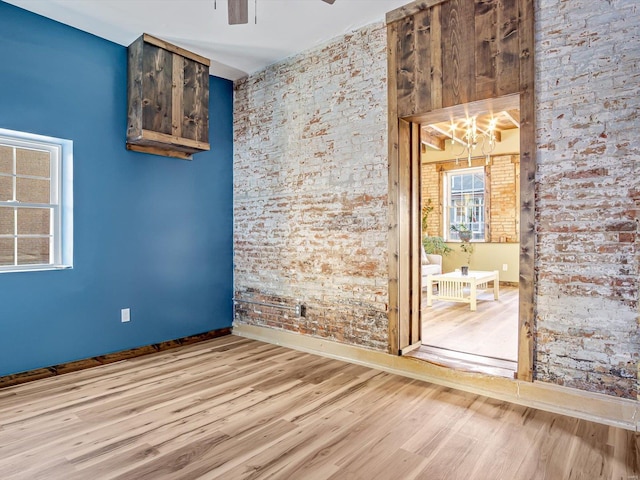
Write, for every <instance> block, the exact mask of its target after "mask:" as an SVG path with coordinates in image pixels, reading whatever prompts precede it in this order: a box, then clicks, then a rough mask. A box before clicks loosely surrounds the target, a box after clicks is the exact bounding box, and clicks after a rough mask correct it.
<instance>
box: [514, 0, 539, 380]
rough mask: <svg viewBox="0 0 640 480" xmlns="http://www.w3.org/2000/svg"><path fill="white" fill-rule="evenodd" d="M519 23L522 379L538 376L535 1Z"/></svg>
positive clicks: (523, 5)
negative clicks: (535, 356) (535, 353)
mask: <svg viewBox="0 0 640 480" xmlns="http://www.w3.org/2000/svg"><path fill="white" fill-rule="evenodd" d="M520 3H521V13H520V15H521V18H520V22H519V26H520V35H519V42H520V43H519V50H520V72H519V76H520V78H519V83H520V88H521V93H520V343H519V345H520V348H519V351H518V378H519V379H520V380H532V379H533V377H534V372H533V368H534V364H533V348H534V339H533V331H534V322H535V313H534V299H535V285H536V273H535V244H536V231H535V230H536V229H535V176H536V129H535V97H534V79H535V65H534V61H533V45H534V30H533V25H534V22H533V4H532V2H527V1H524V0H522V1H521V2H520Z"/></svg>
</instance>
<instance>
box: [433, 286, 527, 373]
mask: <svg viewBox="0 0 640 480" xmlns="http://www.w3.org/2000/svg"><path fill="white" fill-rule="evenodd" d="M422 343H423V344H425V345H429V346H434V347H438V348H444V349H447V350H453V351H457V352H464V353H470V354H474V355H481V356H488V357H494V358H501V359H504V360H510V361H513V362H517V361H518V287H504V286H502V287H500V299H499V300H497V301H494V300H493V291H492V290H486V291H484V290H483V291H482V293H479V294H478V310H477V311H475V312H472V311H470V310H469V305H466V304H463V303H455V302H445V301H440V300H437V301H434V302H433V306H432V307H427V306H426V294H423V299H422Z"/></svg>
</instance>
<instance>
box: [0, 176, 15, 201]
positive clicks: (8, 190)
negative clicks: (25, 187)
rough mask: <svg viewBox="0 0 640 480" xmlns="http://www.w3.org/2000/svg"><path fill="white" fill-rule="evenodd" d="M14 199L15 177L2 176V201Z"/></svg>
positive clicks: (0, 190)
mask: <svg viewBox="0 0 640 480" xmlns="http://www.w3.org/2000/svg"><path fill="white" fill-rule="evenodd" d="M9 200H13V177H2V176H0V202H7V201H9Z"/></svg>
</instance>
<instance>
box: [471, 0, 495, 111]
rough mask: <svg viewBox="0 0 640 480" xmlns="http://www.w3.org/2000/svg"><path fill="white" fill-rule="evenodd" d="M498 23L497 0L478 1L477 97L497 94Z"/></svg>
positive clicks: (476, 8) (476, 9) (476, 28)
mask: <svg viewBox="0 0 640 480" xmlns="http://www.w3.org/2000/svg"><path fill="white" fill-rule="evenodd" d="M497 24H498V2H497V0H478V1H476V4H475V32H476V40H475V41H476V45H475V57H476V58H475V69H476V71H475V81H476V97H477V98H491V97H495V96H496V91H497V87H496V72H497V66H496V64H497V58H498V52H499V50H498V41H497V39H496V30H497Z"/></svg>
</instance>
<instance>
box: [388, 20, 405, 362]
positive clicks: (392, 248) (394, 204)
mask: <svg viewBox="0 0 640 480" xmlns="http://www.w3.org/2000/svg"><path fill="white" fill-rule="evenodd" d="M387 39H388V40H387V72H388V74H387V103H388V104H389V108H388V117H387V119H388V121H387V124H388V135H389V141H388V143H389V168H388V177H389V180H388V182H389V199H388V204H389V207H388V208H389V220H388V221H389V226H388V230H389V246H388V251H387V255H388V257H387V261H388V271H389V306H388V319H389V346H388V349H389V353H391V354H392V355H396V354H397V353H398V352H399V351H400V346H399V341H400V335H399V333H398V323H399V319H398V312H399V306H400V299H399V288H400V287H399V283H398V279H399V272H398V266H399V265H398V259H399V258H400V254H399V249H400V245H399V242H398V235H399V234H398V232H399V229H398V221H399V219H400V218H401V216H402V215H401V213H400V212H399V210H398V205H399V198H400V192H399V189H398V178H399V170H398V156H399V155H398V138H399V132H398V101H397V99H398V81H397V74H396V67H397V62H396V56H397V44H398V24H397V23H395V24H393V25H389V26H388V27H387Z"/></svg>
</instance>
